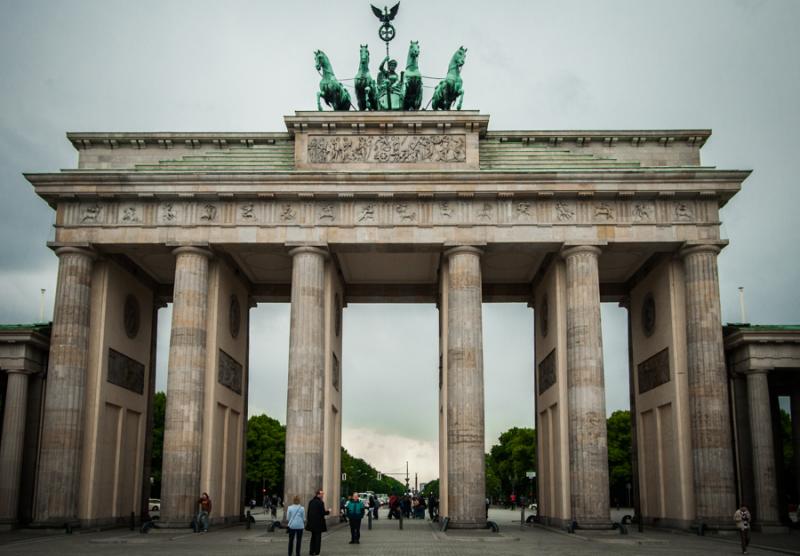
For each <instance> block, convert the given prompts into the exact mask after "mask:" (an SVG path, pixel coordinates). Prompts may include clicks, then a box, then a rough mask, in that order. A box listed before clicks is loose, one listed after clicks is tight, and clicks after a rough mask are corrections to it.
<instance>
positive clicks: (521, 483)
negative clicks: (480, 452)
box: [486, 427, 536, 498]
mask: <svg viewBox="0 0 800 556" xmlns="http://www.w3.org/2000/svg"><path fill="white" fill-rule="evenodd" d="M499 440H500V443H499V444H495V445H494V446H492V449H491V450H490V451H489V453H488V454H487V455H486V493H487V494H488V495H489V496H491V497H493V498H494V497H507V496H509V495H510V494H511V493H512V492H516V493H517V494H519V495H522V494H524V495H526V496H527V495H530V494H531V493H532V492H533V487H534V482H533V480H531V479H528V478H527V477H526V476H525V474H526V473H527V472H528V471H536V431H535V430H534V429H528V428H518V427H514V428H511V429H509V430H507V431H506V432H504V433H503V434H501V435H500V438H499Z"/></svg>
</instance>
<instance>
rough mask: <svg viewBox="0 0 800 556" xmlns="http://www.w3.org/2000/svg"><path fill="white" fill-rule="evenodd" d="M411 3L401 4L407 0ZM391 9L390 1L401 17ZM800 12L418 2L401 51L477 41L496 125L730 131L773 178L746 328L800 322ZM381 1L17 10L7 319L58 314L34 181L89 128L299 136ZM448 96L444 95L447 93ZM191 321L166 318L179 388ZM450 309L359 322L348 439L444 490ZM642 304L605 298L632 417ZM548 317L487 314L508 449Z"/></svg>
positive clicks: (750, 215) (10, 95) (716, 146)
mask: <svg viewBox="0 0 800 556" xmlns="http://www.w3.org/2000/svg"><path fill="white" fill-rule="evenodd" d="M390 2H391V3H393V2H394V0H390ZM380 6H381V7H382V6H383V3H381V4H380ZM799 21H800V2H796V1H784V2H782V1H777V0H773V1H762V0H739V1H734V0H725V1H716V2H713V1H703V2H698V1H697V0H691V1H677V0H671V1H670V2H663V1H658V2H656V1H643V0H630V1H614V2H611V1H594V0H585V1H577V2H566V1H559V2H553V1H552V0H546V1H530V0H528V1H524V2H523V1H520V2H500V1H497V2H491V3H489V2H470V1H466V0H461V1H439V0H437V1H436V2H431V1H427V2H426V1H421V0H402V5H401V8H400V13H399V15H398V17H397V19H396V20H395V26H396V28H397V37H396V39H395V41H394V43H393V51H392V53H393V55H394V56H396V57H397V58H398V59H399V60H400V62H401V67H402V64H403V61H404V59H405V52H406V48H407V45H408V41H409V40H418V41H419V42H420V48H421V55H420V66H421V69H422V73H423V74H424V75H442V74H443V73H444V72H445V71H446V66H447V61H448V60H449V58H450V56H451V55H452V53H453V51H454V50H455V49H456V48H457V47H458V46H460V45H464V46H466V47H468V53H467V62H466V65H465V66H464V68H463V73H462V77H463V79H464V88H465V90H466V96H465V101H464V108H468V109H478V110H480V111H481V112H483V113H486V114H490V115H491V122H490V129H493V130H501V129H565V130H568V129H648V128H654V129H664V128H693V129H694V128H711V129H712V130H713V132H714V135H713V136H712V137H711V139H710V140H709V142H708V143H707V144H706V146H705V147H704V148H703V151H702V155H703V163H704V164H706V165H713V166H717V167H719V168H725V169H753V170H754V173H753V175H752V176H751V177H750V178H749V179H748V180H747V181H746V182H745V184H744V188H743V191H742V192H741V193H739V194H738V195H737V196H736V197H735V198H734V199H733V200H732V201H731V202H730V203H729V204H728V205H727V206H726V207H725V208H724V209H723V211H722V218H723V220H724V225H723V234H724V236H725V237H726V238H728V239H730V241H731V244H730V246H729V247H728V248H727V249H725V251H724V252H723V253H722V255H721V256H720V259H719V266H720V285H721V298H722V306H723V319H724V320H725V321H738V320H739V307H738V298H737V287H738V286H744V287H745V291H746V296H747V311H748V318H749V320H750V321H751V322H757V323H798V322H800V296H798V295H797V291H796V290H797V285H798V283H800V262H798V261H799V260H800V257H798V255H800V250H799V249H798V245H797V240H798V238H799V236H800V233H798V229H800V228H799V227H798V225H797V212H798V208H799V207H800V187H798V183H797V178H796V174H795V173H794V172H793V171H792V169H793V166H794V162H795V161H796V160H797V155H798V152H800V148H799V147H800V140H798V136H800V134H799V133H798V130H800V109H799V108H798V104H800V63H798V59H800V56H799V55H800V39H798V34H797V32H796V27H797V24H798V22H799ZM377 27H378V25H377V20H376V19H375V17H374V16H373V15H372V13H371V10H370V9H369V3H368V1H366V0H358V1H344V0H337V1H336V2H302V1H294V2H270V1H267V0H261V1H250V2H236V1H228V2H219V1H208V2H206V1H199V0H192V1H184V2H179V1H170V2H165V1H163V0H158V1H143V0H137V1H136V2H130V1H121V0H102V1H91V2H90V1H82V2H78V1H76V2H60V1H55V0H54V1H51V2H42V1H32V0H24V1H22V0H20V1H12V0H3V1H2V2H0V191H1V192H2V203H1V204H0V227H2V228H1V229H2V238H3V241H2V242H0V322H31V321H36V320H38V319H39V298H40V295H39V290H40V288H45V289H46V290H47V293H46V296H45V319H47V320H49V319H50V316H51V314H52V304H53V293H54V291H55V278H56V267H57V261H56V257H55V256H54V255H53V254H52V253H51V252H50V251H49V250H48V249H47V248H46V247H45V242H46V241H47V240H48V239H51V238H52V235H53V232H52V224H53V220H54V218H53V211H52V210H51V209H50V208H49V207H47V206H46V204H45V203H44V202H43V201H41V200H40V199H38V198H37V197H36V196H35V195H34V194H33V192H32V188H31V186H30V185H29V184H28V183H27V182H26V181H25V179H24V178H23V177H22V172H23V171H54V170H58V169H60V168H70V167H74V166H75V164H76V160H77V155H76V152H75V151H74V149H73V148H72V146H71V145H70V144H69V142H68V141H67V140H66V139H65V137H64V134H65V132H67V131H276V130H277V131H280V130H283V129H285V128H284V125H283V119H282V118H283V116H284V115H286V114H291V113H292V112H293V111H294V110H308V109H313V108H314V107H315V96H314V95H315V92H316V89H317V83H318V80H319V77H318V75H317V73H316V71H315V70H314V61H313V51H314V50H315V49H322V50H324V51H326V52H327V54H328V56H329V57H330V59H331V62H332V64H333V67H334V70H335V71H336V73H337V75H338V76H339V77H342V78H347V77H352V76H353V75H354V74H355V72H356V69H357V66H358V45H359V44H361V43H369V44H370V47H371V50H372V59H373V64H372V68H373V71H374V70H375V68H376V66H377V62H378V61H379V60H380V54H381V52H382V48H383V46H382V44H380V43H379V40H378V39H377V36H376V34H377ZM426 101H427V97H426ZM251 316H252V326H251V338H252V342H251V345H252V355H251V376H252V383H251V391H250V408H251V413H254V412H255V413H260V412H262V411H263V412H267V413H268V414H270V415H272V416H275V417H277V418H279V419H280V420H281V421H282V422H285V418H286V416H285V412H286V366H287V359H288V355H287V353H288V305H285V304H280V305H260V306H259V307H258V308H256V309H254V310H252V312H251ZM169 318H170V315H169V310H162V311H161V315H160V323H161V330H160V332H161V333H160V338H159V339H160V342H159V344H160V350H159V364H158V367H159V370H158V377H157V378H158V383H159V385H160V386H161V387H165V384H166V372H165V370H164V369H165V366H166V355H165V354H166V350H167V347H168V346H167V343H168V329H169ZM437 318H438V317H437V312H436V309H435V307H434V306H432V305H430V306H429V305H391V306H385V305H351V306H350V307H348V308H347V309H346V310H345V312H344V324H345V331H344V342H345V344H344V356H343V362H342V366H343V395H344V404H343V405H344V407H343V411H342V415H343V423H344V441H343V443H344V445H345V447H346V448H348V450H350V451H351V452H352V453H354V454H356V455H358V456H362V457H366V458H367V459H368V460H369V461H370V462H372V463H373V464H375V465H377V466H378V467H380V468H382V469H383V470H385V471H392V470H394V469H398V470H399V469H401V468H403V467H404V464H405V461H406V460H407V459H408V460H410V461H411V469H412V473H413V471H414V470H416V471H418V472H419V473H420V476H421V478H422V479H423V480H428V479H431V478H434V477H435V476H436V475H437V474H438V472H437V467H436V466H437V464H436V449H435V443H436V436H437V427H436V395H437V394H436V384H437V375H436V365H437V355H436V353H437V345H436V343H437ZM625 322H626V321H625V313H624V311H622V310H620V309H618V308H614V307H613V306H604V308H603V325H604V348H605V362H606V381H607V408H608V411H609V413H610V412H611V411H613V410H614V409H619V408H627V397H628V390H627V369H626V364H627V363H626V358H627V355H626V329H625V326H626V324H625ZM532 331H533V312H532V311H531V310H530V309H528V308H526V307H525V306H523V305H516V304H511V305H500V304H496V305H484V350H485V365H484V366H485V373H486V424H487V431H486V438H487V446H488V445H491V444H492V443H493V442H494V441H495V440H496V438H497V436H498V435H499V434H500V433H501V432H502V431H504V430H506V429H507V428H509V427H511V426H533V414H534V409H533V363H532V362H533V347H532V333H533V332H532Z"/></svg>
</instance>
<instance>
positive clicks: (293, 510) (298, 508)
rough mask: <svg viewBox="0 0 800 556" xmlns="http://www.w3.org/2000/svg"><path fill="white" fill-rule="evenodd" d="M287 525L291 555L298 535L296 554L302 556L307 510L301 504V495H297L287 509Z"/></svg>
mask: <svg viewBox="0 0 800 556" xmlns="http://www.w3.org/2000/svg"><path fill="white" fill-rule="evenodd" d="M286 521H287V522H288V523H287V527H288V528H289V556H292V545H293V544H294V541H295V537H297V549H296V552H295V554H296V556H300V543H301V542H302V540H303V528H304V527H305V525H306V510H305V508H303V506H302V505H301V504H300V497H299V496H295V497H294V499H293V500H292V505H291V506H289V509H287V510H286Z"/></svg>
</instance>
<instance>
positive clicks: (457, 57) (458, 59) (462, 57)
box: [450, 46, 467, 71]
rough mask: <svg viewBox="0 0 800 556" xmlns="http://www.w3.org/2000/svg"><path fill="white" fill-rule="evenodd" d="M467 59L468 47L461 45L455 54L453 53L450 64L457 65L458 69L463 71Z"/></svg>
mask: <svg viewBox="0 0 800 556" xmlns="http://www.w3.org/2000/svg"><path fill="white" fill-rule="evenodd" d="M466 60H467V49H466V48H464V47H463V46H459V47H458V50H456V52H455V54H453V58H452V59H451V60H450V65H451V66H455V67H456V69H457V70H459V71H461V66H463V65H464V62H465V61H466Z"/></svg>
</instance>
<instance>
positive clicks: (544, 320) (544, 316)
mask: <svg viewBox="0 0 800 556" xmlns="http://www.w3.org/2000/svg"><path fill="white" fill-rule="evenodd" d="M540 305H541V306H540V308H539V310H540V311H541V315H539V326H541V327H542V338H547V325H548V324H549V322H548V321H549V319H550V315H548V312H549V310H550V307H548V305H547V294H544V297H542V302H541V304H540Z"/></svg>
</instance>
